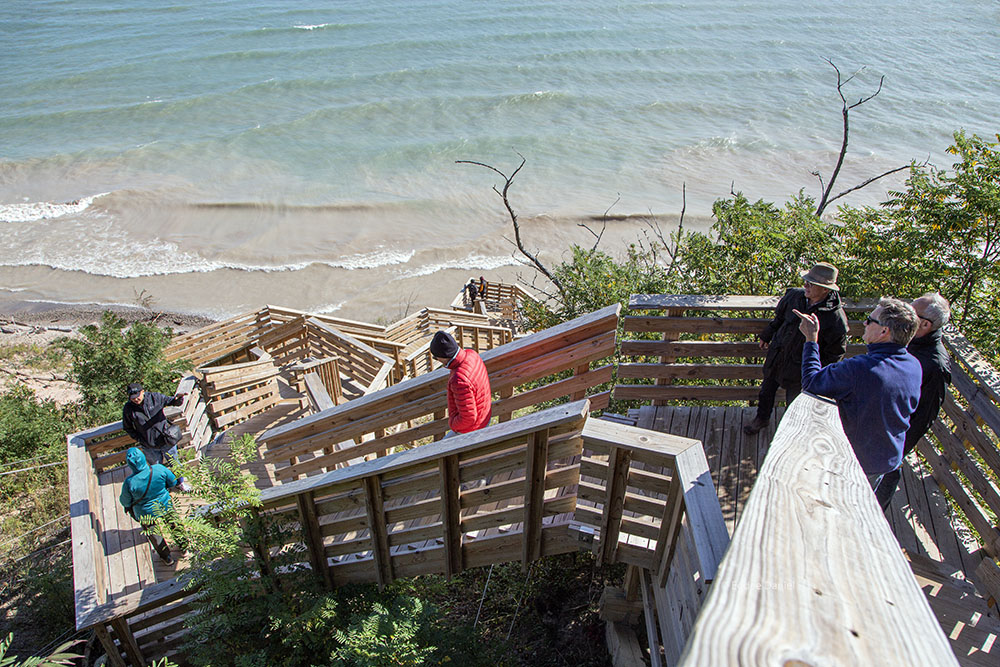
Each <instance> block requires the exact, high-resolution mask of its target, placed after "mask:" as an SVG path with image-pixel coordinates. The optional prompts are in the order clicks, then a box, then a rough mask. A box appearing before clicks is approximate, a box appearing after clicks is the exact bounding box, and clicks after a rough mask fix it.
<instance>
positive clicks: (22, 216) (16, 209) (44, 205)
mask: <svg viewBox="0 0 1000 667" xmlns="http://www.w3.org/2000/svg"><path fill="white" fill-rule="evenodd" d="M107 194H109V193H107V192H102V193H100V194H96V195H91V196H90V197H84V198H82V199H77V200H76V201H71V202H66V203H65V204H57V203H55V202H48V201H36V202H27V203H25V204H0V222H34V221H36V220H48V219H51V218H61V217H62V216H64V215H70V214H71V213H82V212H83V211H86V210H87V209H88V208H89V207H90V205H91V204H93V203H94V200H95V199H97V198H98V197H103V196H105V195H107Z"/></svg>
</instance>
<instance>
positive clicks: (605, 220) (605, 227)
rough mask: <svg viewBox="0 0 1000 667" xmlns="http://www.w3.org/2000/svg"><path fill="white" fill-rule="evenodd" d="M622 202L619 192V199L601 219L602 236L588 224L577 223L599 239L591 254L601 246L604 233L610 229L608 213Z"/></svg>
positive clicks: (612, 203) (595, 242)
mask: <svg viewBox="0 0 1000 667" xmlns="http://www.w3.org/2000/svg"><path fill="white" fill-rule="evenodd" d="M621 200H622V193H620V192H619V193H618V198H617V199H615V200H614V201H613V202H611V206H609V207H608V208H607V209H606V210H605V211H604V216H603V217H602V218H601V219H602V221H603V222H604V224H603V225H601V233H600V234H598V233H596V232H595V231H594V230H593V229H591V228H590V227H588V226H587V225H586V224H584V223H582V222H579V223H577V225H578V226H579V227H583V228H584V229H586V230H587V231H588V232H590V233H591V234H593V235H594V236H595V237H596V239H597V240H595V241H594V247H592V248H591V249H590V252H594V251H595V250H597V246H598V245H600V243H601V237H602V236H604V231H605V230H606V229H607V228H608V213H610V212H611V209H613V208H614V207H615V204H617V203H618V202H620V201H621Z"/></svg>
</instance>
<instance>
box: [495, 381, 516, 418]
mask: <svg viewBox="0 0 1000 667" xmlns="http://www.w3.org/2000/svg"><path fill="white" fill-rule="evenodd" d="M498 394H499V396H500V400H501V401H502V400H504V399H505V398H510V397H511V396H513V395H514V387H508V388H506V389H501V390H500V391H499V392H498ZM510 417H511V413H510V412H501V413H500V414H499V415H497V421H498V422H500V423H502V422H509V421H510Z"/></svg>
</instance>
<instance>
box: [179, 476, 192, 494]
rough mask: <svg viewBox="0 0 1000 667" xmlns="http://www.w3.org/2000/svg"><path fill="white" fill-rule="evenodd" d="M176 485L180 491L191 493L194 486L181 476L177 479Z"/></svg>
mask: <svg viewBox="0 0 1000 667" xmlns="http://www.w3.org/2000/svg"><path fill="white" fill-rule="evenodd" d="M177 487H178V488H179V489H180V490H181V493H191V492H192V491H194V488H193V487H192V486H191V484H189V483H188V481H187V480H186V479H185V478H183V477H181V478H180V479H178V480H177Z"/></svg>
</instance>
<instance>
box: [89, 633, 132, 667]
mask: <svg viewBox="0 0 1000 667" xmlns="http://www.w3.org/2000/svg"><path fill="white" fill-rule="evenodd" d="M94 634H95V635H97V639H99V640H100V642H101V646H103V647H104V653H105V654H107V656H108V662H109V663H110V664H111V667H126V666H125V661H124V660H122V654H121V653H120V652H119V651H118V647H117V646H115V641H114V640H113V639H112V638H111V635H110V634H109V633H108V629H107V628H106V627H104V624H103V623H99V624H97V625H95V626H94ZM141 665H142V663H141V662H140V663H137V665H135V667H141Z"/></svg>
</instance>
